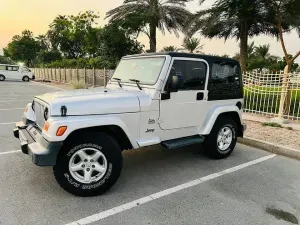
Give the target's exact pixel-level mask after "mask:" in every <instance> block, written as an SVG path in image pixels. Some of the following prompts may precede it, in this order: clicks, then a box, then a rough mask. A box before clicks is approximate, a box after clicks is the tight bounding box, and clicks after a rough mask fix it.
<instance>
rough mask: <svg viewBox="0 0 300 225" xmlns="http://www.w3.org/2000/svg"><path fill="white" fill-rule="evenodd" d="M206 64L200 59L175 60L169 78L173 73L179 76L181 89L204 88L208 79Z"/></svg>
mask: <svg viewBox="0 0 300 225" xmlns="http://www.w3.org/2000/svg"><path fill="white" fill-rule="evenodd" d="M206 72H207V68H206V64H205V63H204V62H200V61H187V60H175V61H174V62H173V65H172V68H171V71H170V74H169V80H170V79H171V76H172V75H177V76H179V79H180V83H181V86H180V87H179V90H204V89H205V81H206Z"/></svg>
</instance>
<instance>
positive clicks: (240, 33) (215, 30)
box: [189, 0, 271, 71]
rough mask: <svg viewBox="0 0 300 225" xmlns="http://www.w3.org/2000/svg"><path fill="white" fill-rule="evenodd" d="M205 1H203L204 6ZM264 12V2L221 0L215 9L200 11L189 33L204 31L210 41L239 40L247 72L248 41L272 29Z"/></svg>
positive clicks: (216, 3)
mask: <svg viewBox="0 0 300 225" xmlns="http://www.w3.org/2000/svg"><path fill="white" fill-rule="evenodd" d="M204 1H205V0H200V4H202V3H203V2H204ZM264 9H265V8H264V1H263V0H217V1H216V2H215V3H214V4H213V6H212V7H211V8H209V9H206V10H200V11H198V12H197V13H196V14H195V15H194V16H193V19H192V20H191V27H190V29H189V33H190V34H193V33H195V32H197V31H199V30H200V31H201V33H202V34H203V35H204V36H205V37H208V38H214V37H218V38H224V39H225V41H226V40H227V39H228V38H236V39H237V40H239V41H240V62H241V67H242V70H243V71H246V68H247V58H248V56H247V48H248V38H249V37H252V36H257V35H260V34H261V33H266V31H267V30H270V29H271V25H270V24H269V23H266V22H265V21H266V19H265V15H266V13H265V10H264Z"/></svg>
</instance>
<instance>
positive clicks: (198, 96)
mask: <svg viewBox="0 0 300 225" xmlns="http://www.w3.org/2000/svg"><path fill="white" fill-rule="evenodd" d="M203 99H204V93H203V92H198V93H197V101H199V100H203Z"/></svg>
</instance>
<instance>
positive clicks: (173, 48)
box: [161, 45, 181, 52]
mask: <svg viewBox="0 0 300 225" xmlns="http://www.w3.org/2000/svg"><path fill="white" fill-rule="evenodd" d="M179 51H181V48H177V47H176V46H173V45H171V46H165V47H164V48H163V49H162V50H161V52H179Z"/></svg>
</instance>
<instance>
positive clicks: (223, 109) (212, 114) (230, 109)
mask: <svg viewBox="0 0 300 225" xmlns="http://www.w3.org/2000/svg"><path fill="white" fill-rule="evenodd" d="M223 113H237V115H238V116H239V119H240V121H242V118H241V111H240V110H239V108H238V107H237V106H232V105H231V106H219V107H216V108H213V109H211V110H210V111H209V113H208V114H207V116H206V119H205V122H204V124H203V126H202V128H201V131H200V132H199V134H201V135H208V134H210V132H211V130H212V128H213V126H214V125H215V122H216V121H217V119H218V117H219V116H220V115H221V114H223Z"/></svg>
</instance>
